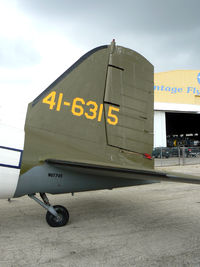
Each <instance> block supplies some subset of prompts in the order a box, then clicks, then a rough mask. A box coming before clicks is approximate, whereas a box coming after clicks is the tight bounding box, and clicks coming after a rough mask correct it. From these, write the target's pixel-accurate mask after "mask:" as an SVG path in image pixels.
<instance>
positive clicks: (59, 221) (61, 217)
mask: <svg viewBox="0 0 200 267" xmlns="http://www.w3.org/2000/svg"><path fill="white" fill-rule="evenodd" d="M53 208H54V209H55V210H56V212H57V213H58V216H57V217H56V216H54V215H53V214H51V213H50V212H49V211H47V214H46V221H47V223H48V224H49V225H50V226H51V227H62V226H64V225H66V224H67V223H68V221H69V212H68V210H67V209H66V208H65V207H63V206H60V205H56V206H53Z"/></svg>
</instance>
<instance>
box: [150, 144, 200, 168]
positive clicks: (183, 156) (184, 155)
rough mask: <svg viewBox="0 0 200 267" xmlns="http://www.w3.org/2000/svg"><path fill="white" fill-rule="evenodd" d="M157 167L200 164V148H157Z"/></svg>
mask: <svg viewBox="0 0 200 267" xmlns="http://www.w3.org/2000/svg"><path fill="white" fill-rule="evenodd" d="M152 158H154V165H155V167H163V166H178V165H193V164H200V147H156V148H154V149H153V153H152Z"/></svg>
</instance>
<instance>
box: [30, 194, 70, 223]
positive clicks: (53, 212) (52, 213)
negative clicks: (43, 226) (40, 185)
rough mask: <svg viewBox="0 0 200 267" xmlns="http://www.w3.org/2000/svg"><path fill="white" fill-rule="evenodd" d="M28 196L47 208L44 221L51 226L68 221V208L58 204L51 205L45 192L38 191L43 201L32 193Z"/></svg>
mask: <svg viewBox="0 0 200 267" xmlns="http://www.w3.org/2000/svg"><path fill="white" fill-rule="evenodd" d="M28 196H29V197H30V198H31V199H33V200H35V201H36V202H37V203H38V204H40V205H41V206H42V207H43V208H45V209H46V210H47V214H46V221H47V223H48V225H50V226H51V227H61V226H64V225H66V224H67V223H68V221H69V212H68V210H67V209H66V208H65V207H63V206H60V205H56V206H51V204H50V203H49V200H48V197H47V196H46V194H45V193H40V196H41V198H42V200H43V202H42V201H41V200H40V199H38V198H37V197H36V196H35V195H34V194H33V195H28Z"/></svg>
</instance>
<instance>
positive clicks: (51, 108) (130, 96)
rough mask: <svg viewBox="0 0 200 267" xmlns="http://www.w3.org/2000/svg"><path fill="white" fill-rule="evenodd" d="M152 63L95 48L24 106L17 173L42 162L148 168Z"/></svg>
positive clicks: (134, 55) (119, 50) (125, 52)
mask: <svg viewBox="0 0 200 267" xmlns="http://www.w3.org/2000/svg"><path fill="white" fill-rule="evenodd" d="M153 76H154V71H153V65H152V64H151V63H150V62H149V61H147V60H146V59H145V58H144V57H143V56H142V55H140V54H138V53H137V52H135V51H133V50H130V49H127V48H124V47H121V46H116V45H115V42H114V41H113V42H112V43H111V45H108V46H107V45H105V46H101V47H97V48H95V49H93V50H91V51H90V52H88V53H87V54H85V55H84V56H83V57H81V58H80V59H79V60H78V61H77V62H76V63H75V64H74V65H72V66H71V67H70V68H69V69H68V70H67V71H65V72H64V73H63V74H62V75H61V76H60V77H59V78H58V79H57V80H55V81H54V82H53V83H52V84H51V85H50V86H49V87H48V88H47V89H46V90H45V91H44V92H42V93H41V94H40V95H39V96H38V97H37V98H36V99H35V100H33V102H32V103H30V104H29V106H28V111H27V118H26V124H25V144H24V152H23V160H22V169H21V174H22V173H24V172H26V171H27V170H29V169H30V168H32V167H34V166H36V165H39V164H41V163H42V162H44V161H45V160H47V159H55V160H63V161H73V162H85V163H91V164H98V165H103V166H104V165H105V166H113V167H115V166H118V167H119V166H121V167H123V168H126V167H128V168H134V169H135V168H136V169H137V168H138V169H141V168H142V169H149V168H153V160H149V158H150V156H149V154H151V153H152V149H153Z"/></svg>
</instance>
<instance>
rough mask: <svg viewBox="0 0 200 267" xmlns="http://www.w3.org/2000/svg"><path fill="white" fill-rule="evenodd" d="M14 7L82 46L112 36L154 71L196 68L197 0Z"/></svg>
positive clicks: (47, 2) (49, 0) (45, 0)
mask: <svg viewBox="0 0 200 267" xmlns="http://www.w3.org/2000/svg"><path fill="white" fill-rule="evenodd" d="M18 6H19V8H21V9H22V10H23V12H25V13H26V14H28V15H29V16H32V18H33V20H34V21H35V23H40V24H41V25H43V27H44V28H45V27H48V29H49V28H51V27H52V30H56V31H59V32H60V33H61V34H63V35H65V36H67V37H69V38H70V39H71V40H73V41H74V42H75V43H77V44H80V45H82V46H83V44H84V47H85V48H86V49H87V48H89V47H91V48H92V46H93V45H96V44H104V43H105V42H106V43H107V40H109V41H111V39H112V38H113V37H116V39H117V42H118V40H119V41H120V43H119V44H120V45H125V46H128V47H130V48H132V49H134V50H137V51H138V52H140V53H142V54H144V55H145V57H147V58H148V59H149V60H150V61H151V62H152V63H153V64H155V66H156V70H157V71H165V70H169V69H174V68H176V67H179V66H180V67H179V68H197V67H198V57H197V55H198V47H199V42H200V34H199V33H200V16H199V10H200V1H199V0H190V1H188V0H176V1H175V0H167V1H164V0H140V1H139V0H124V1H116V0H110V1H109V0H101V1H89V0H85V1H67V0H58V1H55V0H42V1H41V0H32V1H31V0H29V1H26V0H20V1H19V0H18ZM38 21H39V22H38ZM181 55H184V57H185V61H184V62H183V61H182V60H181V61H180V58H181ZM176 60H177V63H176ZM170 62H171V63H170ZM175 63H176V64H175ZM192 66H193V67H192Z"/></svg>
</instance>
